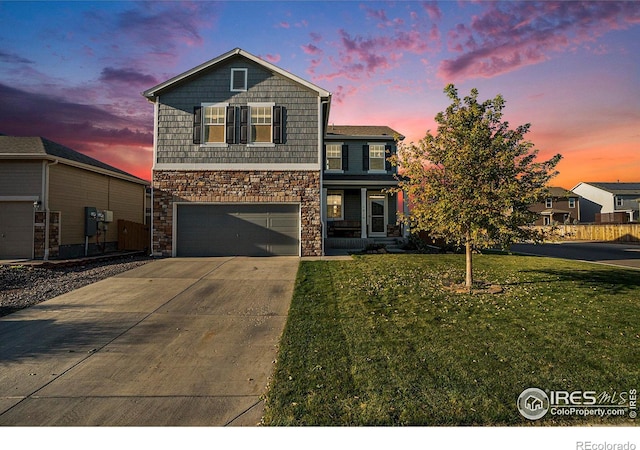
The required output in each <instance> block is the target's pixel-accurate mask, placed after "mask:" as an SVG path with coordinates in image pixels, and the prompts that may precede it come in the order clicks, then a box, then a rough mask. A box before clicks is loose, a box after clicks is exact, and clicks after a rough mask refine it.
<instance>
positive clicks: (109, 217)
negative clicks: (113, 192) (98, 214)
mask: <svg viewBox="0 0 640 450" xmlns="http://www.w3.org/2000/svg"><path fill="white" fill-rule="evenodd" d="M102 215H103V216H104V217H103V219H102V221H103V222H108V223H110V222H113V211H107V210H104V211H102Z"/></svg>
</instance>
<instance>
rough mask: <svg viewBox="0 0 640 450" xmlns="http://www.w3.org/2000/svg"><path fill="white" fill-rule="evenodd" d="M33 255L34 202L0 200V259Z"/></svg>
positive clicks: (30, 256)
mask: <svg viewBox="0 0 640 450" xmlns="http://www.w3.org/2000/svg"><path fill="white" fill-rule="evenodd" d="M32 257H33V202H0V259H18V258H19V259H30V258H32Z"/></svg>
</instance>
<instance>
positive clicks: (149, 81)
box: [100, 67, 158, 88]
mask: <svg viewBox="0 0 640 450" xmlns="http://www.w3.org/2000/svg"><path fill="white" fill-rule="evenodd" d="M100 81H102V82H105V83H123V84H127V85H132V84H133V85H137V86H143V87H145V88H146V87H149V86H153V85H155V84H158V81H157V80H156V78H154V77H153V76H151V75H146V74H143V73H140V72H138V71H136V70H133V69H115V68H113V67H105V68H104V69H102V73H101V74H100Z"/></svg>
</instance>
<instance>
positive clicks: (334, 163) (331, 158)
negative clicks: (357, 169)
mask: <svg viewBox="0 0 640 450" xmlns="http://www.w3.org/2000/svg"><path fill="white" fill-rule="evenodd" d="M326 167H327V170H343V169H342V144H327V165H326Z"/></svg>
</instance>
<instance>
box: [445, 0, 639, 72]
mask: <svg viewBox="0 0 640 450" xmlns="http://www.w3.org/2000/svg"><path fill="white" fill-rule="evenodd" d="M636 23H640V3H635V2H538V3H530V2H500V3H495V4H494V3H491V4H488V5H487V6H486V9H485V11H484V12H483V13H482V14H480V15H478V16H474V18H473V19H472V21H471V24H470V25H469V26H466V25H463V24H459V25H457V26H456V27H455V28H454V29H452V30H450V31H449V33H448V35H447V37H448V43H447V45H448V48H449V50H451V51H454V52H458V53H461V55H460V56H457V57H455V58H451V59H447V60H444V61H442V63H441V65H440V67H439V70H438V75H439V76H440V78H442V79H444V80H446V81H451V80H460V79H467V78H476V77H493V76H496V75H500V74H503V73H507V72H510V71H513V70H516V69H518V68H520V67H524V66H527V65H532V64H537V63H539V62H541V61H544V60H546V59H548V58H550V57H551V56H552V55H553V53H556V52H560V51H563V50H566V49H568V48H570V47H571V46H572V45H584V44H585V43H587V42H592V41H595V40H596V39H597V38H599V37H600V36H602V35H604V34H605V33H607V32H609V31H611V30H618V29H626V28H628V27H630V26H632V25H634V24H636Z"/></svg>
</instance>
